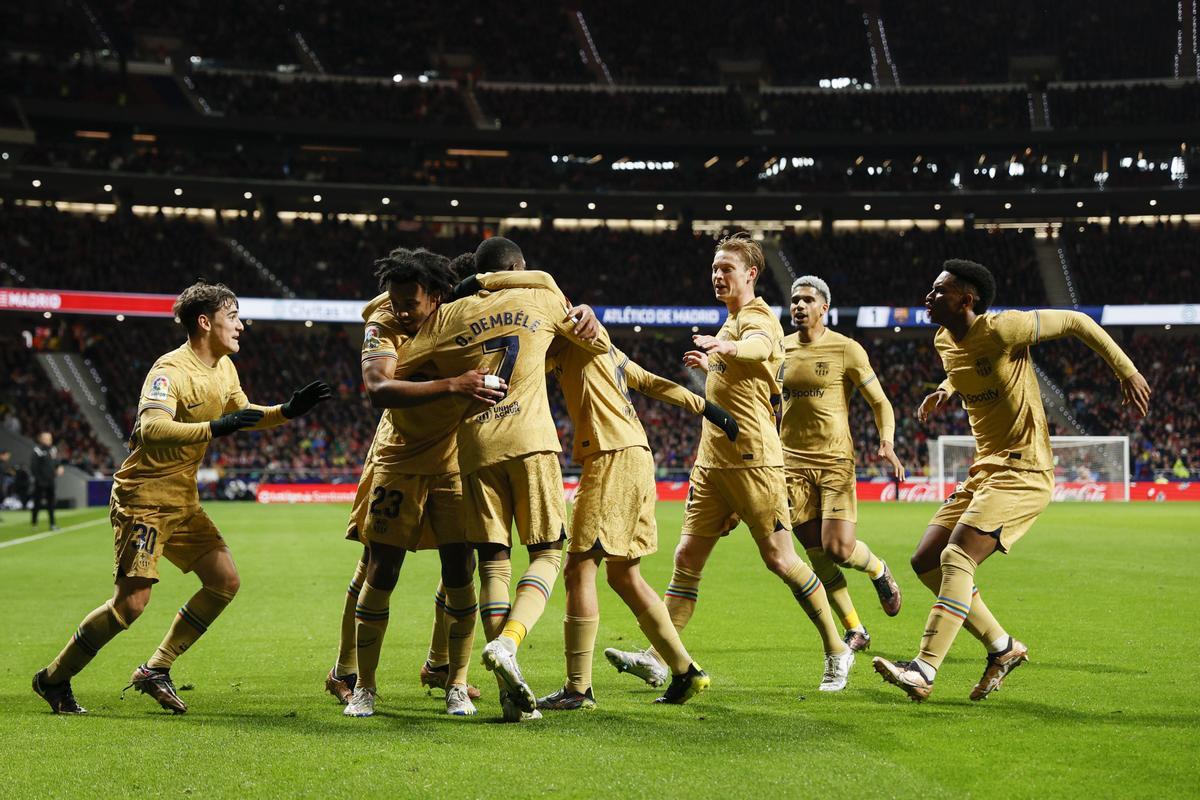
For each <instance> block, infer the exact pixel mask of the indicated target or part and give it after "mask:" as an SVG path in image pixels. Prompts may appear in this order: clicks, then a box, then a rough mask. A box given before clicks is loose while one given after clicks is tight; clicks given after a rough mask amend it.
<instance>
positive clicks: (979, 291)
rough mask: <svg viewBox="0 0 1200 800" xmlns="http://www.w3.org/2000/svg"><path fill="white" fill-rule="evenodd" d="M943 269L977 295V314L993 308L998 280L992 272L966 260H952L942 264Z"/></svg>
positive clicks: (981, 265)
mask: <svg viewBox="0 0 1200 800" xmlns="http://www.w3.org/2000/svg"><path fill="white" fill-rule="evenodd" d="M942 269H943V270H945V271H946V272H949V273H950V274H951V275H953V276H954V277H955V278H957V279H958V280H959V281H960V282H961V283H964V284H966V288H967V289H969V290H970V291H971V293H972V294H974V295H975V313H976V314H982V313H983V312H985V311H987V310H988V309H989V308H991V305H992V301H993V300H995V299H996V279H995V277H993V276H992V272H991V270H989V269H988V268H987V267H985V266H984V265H983V264H977V263H975V262H974V261H967V260H966V259H964V258H951V259H949V260H947V261H946V262H945V263H944V264H942Z"/></svg>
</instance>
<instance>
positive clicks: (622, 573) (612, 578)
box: [605, 564, 637, 597]
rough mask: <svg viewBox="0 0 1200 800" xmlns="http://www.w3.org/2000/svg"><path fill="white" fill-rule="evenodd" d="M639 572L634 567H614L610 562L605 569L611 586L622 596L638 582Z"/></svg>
mask: <svg viewBox="0 0 1200 800" xmlns="http://www.w3.org/2000/svg"><path fill="white" fill-rule="evenodd" d="M636 575H637V572H636V571H635V570H632V569H620V568H617V569H613V565H612V564H609V565H608V568H607V569H606V570H605V578H606V579H607V580H608V585H609V587H610V588H611V589H612V590H613V591H614V592H616V593H617V594H618V595H621V596H622V597H624V596H625V594H624V593H625V592H627V591H628V590H629V589H632V588H633V586H634V584H635V583H636V580H635V576H636Z"/></svg>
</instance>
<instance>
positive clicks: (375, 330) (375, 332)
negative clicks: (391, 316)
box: [363, 325, 382, 350]
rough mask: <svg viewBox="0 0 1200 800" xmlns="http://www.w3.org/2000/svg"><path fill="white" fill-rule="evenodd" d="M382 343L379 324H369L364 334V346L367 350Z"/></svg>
mask: <svg viewBox="0 0 1200 800" xmlns="http://www.w3.org/2000/svg"><path fill="white" fill-rule="evenodd" d="M381 344H382V342H380V340H379V326H378V325H368V326H367V332H366V334H365V335H364V336H363V347H364V348H365V349H367V350H374V349H375V348H377V347H379V346H380V345H381Z"/></svg>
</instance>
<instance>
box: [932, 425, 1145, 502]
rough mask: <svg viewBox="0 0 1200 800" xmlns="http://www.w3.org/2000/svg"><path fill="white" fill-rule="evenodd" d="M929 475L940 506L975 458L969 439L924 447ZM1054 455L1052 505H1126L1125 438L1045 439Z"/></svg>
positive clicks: (956, 438) (944, 438)
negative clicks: (1060, 502) (1065, 501)
mask: <svg viewBox="0 0 1200 800" xmlns="http://www.w3.org/2000/svg"><path fill="white" fill-rule="evenodd" d="M929 444H930V446H929V450H930V452H929V461H930V464H929V466H930V474H931V475H933V476H934V477H935V479H936V480H937V485H938V498H939V499H942V500H944V499H945V498H946V497H948V496H949V495H950V493H951V492H953V491H954V487H955V485H956V484H957V483H959V482H960V481H964V480H966V479H967V470H968V469H970V467H971V461H972V460H973V459H974V458H975V439H974V437H972V436H939V437H938V438H937V440H936V442H930V443H929ZM1050 446H1051V448H1053V450H1054V500H1056V501H1061V500H1075V501H1085V502H1105V501H1108V502H1113V501H1128V500H1129V437H1128V436H1051V437H1050Z"/></svg>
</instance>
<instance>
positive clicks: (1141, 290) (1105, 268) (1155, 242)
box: [1063, 222, 1200, 303]
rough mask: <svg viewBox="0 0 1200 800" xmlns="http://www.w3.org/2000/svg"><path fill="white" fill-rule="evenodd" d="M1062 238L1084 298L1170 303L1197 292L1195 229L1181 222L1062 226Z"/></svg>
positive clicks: (1199, 279)
mask: <svg viewBox="0 0 1200 800" xmlns="http://www.w3.org/2000/svg"><path fill="white" fill-rule="evenodd" d="M1080 228H1082V230H1080ZM1063 243H1064V244H1065V250H1066V254H1067V260H1068V263H1069V265H1070V270H1071V273H1072V276H1073V278H1074V280H1075V282H1076V284H1077V285H1078V287H1079V291H1080V296H1081V297H1082V298H1083V300H1084V301H1085V302H1089V303H1097V302H1105V303H1174V302H1179V301H1180V300H1181V299H1191V298H1195V297H1200V267H1197V265H1196V253H1197V252H1198V250H1197V248H1198V247H1200V234H1198V233H1197V232H1196V231H1195V230H1194V229H1193V228H1192V227H1191V226H1190V225H1189V224H1188V223H1186V222H1181V223H1172V222H1158V223H1155V224H1153V225H1148V224H1146V223H1138V224H1137V225H1109V226H1107V227H1105V228H1101V227H1100V226H1099V225H1096V224H1089V225H1086V226H1078V227H1072V226H1069V225H1066V226H1063Z"/></svg>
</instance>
